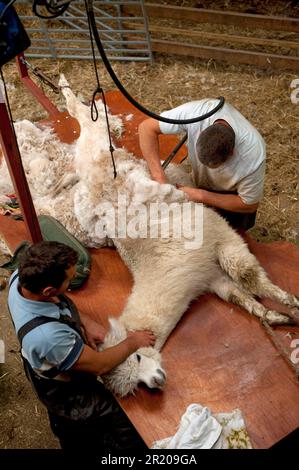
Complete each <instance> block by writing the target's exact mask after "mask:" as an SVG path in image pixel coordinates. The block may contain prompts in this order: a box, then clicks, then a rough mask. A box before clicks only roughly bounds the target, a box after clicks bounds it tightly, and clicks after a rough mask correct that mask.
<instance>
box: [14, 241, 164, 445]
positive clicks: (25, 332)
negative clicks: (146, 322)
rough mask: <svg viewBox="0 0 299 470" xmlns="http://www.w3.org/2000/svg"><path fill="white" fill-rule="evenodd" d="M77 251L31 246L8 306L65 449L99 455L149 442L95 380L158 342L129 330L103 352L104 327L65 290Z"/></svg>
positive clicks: (28, 365)
mask: <svg viewBox="0 0 299 470" xmlns="http://www.w3.org/2000/svg"><path fill="white" fill-rule="evenodd" d="M76 262H77V253H76V252H75V251H74V250H73V249H72V248H70V247H68V246H66V245H64V244H62V243H57V242H46V241H44V242H40V243H38V244H36V245H33V246H31V247H29V248H28V249H27V250H26V252H25V254H24V255H23V256H22V258H21V260H20V262H19V268H18V271H16V272H15V273H14V274H13V275H12V277H11V280H10V287H9V294H8V305H9V309H10V312H11V316H12V319H13V322H14V325H15V329H16V333H17V335H18V338H19V340H20V343H21V348H22V349H21V352H22V357H23V360H24V368H25V372H26V375H27V377H28V379H29V380H30V382H31V384H32V386H33V388H34V390H35V392H36V393H37V396H38V398H39V399H40V400H41V402H42V403H43V404H44V405H45V406H46V407H47V409H48V414H49V418H50V424H51V428H52V430H53V432H54V434H55V435H56V436H57V437H58V438H59V440H60V444H61V447H62V448H64V449H76V445H77V446H78V447H77V449H80V452H81V451H82V450H88V451H89V452H91V453H92V454H93V453H97V454H98V453H101V452H102V451H105V452H107V451H113V450H124V449H125V450H130V449H135V450H136V449H145V448H146V446H145V444H144V442H143V440H142V439H141V437H140V436H139V435H138V433H137V432H136V430H135V429H134V427H133V426H132V424H131V423H130V421H129V420H128V419H127V417H126V415H125V414H124V412H123V411H122V410H121V408H120V407H119V405H118V404H117V402H116V400H115V399H114V397H113V396H112V394H111V393H110V392H109V391H108V390H107V389H106V388H105V387H104V385H103V384H102V383H101V382H99V381H98V380H97V376H99V375H101V374H105V373H107V372H108V371H110V370H111V369H113V368H114V367H116V366H117V365H118V364H120V363H121V362H123V361H124V360H125V359H126V358H127V357H128V356H129V355H131V354H132V353H134V352H135V351H136V350H137V349H139V348H140V347H144V346H153V344H154V342H155V338H154V336H153V334H152V333H151V332H150V331H135V332H133V333H129V334H128V337H127V339H125V340H124V341H122V342H121V343H119V344H118V345H116V346H114V347H111V348H108V349H106V350H105V351H102V352H98V351H97V344H99V343H100V342H101V341H103V339H104V335H105V330H104V328H103V326H102V325H100V324H99V323H97V322H95V321H93V320H91V319H90V318H88V317H87V316H85V315H82V314H81V313H80V315H79V313H78V311H77V309H76V307H75V305H74V304H73V302H72V301H71V300H70V299H69V298H68V297H67V296H65V295H64V292H65V291H66V290H67V288H68V286H69V283H70V281H71V279H72V278H73V277H74V275H75V273H76Z"/></svg>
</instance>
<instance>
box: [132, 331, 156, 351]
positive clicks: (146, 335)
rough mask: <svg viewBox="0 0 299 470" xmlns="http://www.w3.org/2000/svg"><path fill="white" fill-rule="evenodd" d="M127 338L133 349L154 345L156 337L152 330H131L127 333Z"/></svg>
mask: <svg viewBox="0 0 299 470" xmlns="http://www.w3.org/2000/svg"><path fill="white" fill-rule="evenodd" d="M128 339H129V340H130V341H132V343H133V344H134V348H135V350H137V349H139V348H146V347H149V346H154V344H155V341H156V338H155V335H154V333H153V332H152V331H149V330H143V331H131V332H129V333H128Z"/></svg>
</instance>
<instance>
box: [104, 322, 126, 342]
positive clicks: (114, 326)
mask: <svg viewBox="0 0 299 470" xmlns="http://www.w3.org/2000/svg"><path fill="white" fill-rule="evenodd" d="M108 321H109V324H110V331H109V333H110V334H111V335H112V336H114V337H115V338H116V339H118V340H119V341H123V340H124V339H125V338H126V337H127V332H126V330H125V328H124V327H123V325H122V324H121V322H120V321H119V320H117V319H116V318H109V319H108Z"/></svg>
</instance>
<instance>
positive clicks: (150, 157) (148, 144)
mask: <svg viewBox="0 0 299 470" xmlns="http://www.w3.org/2000/svg"><path fill="white" fill-rule="evenodd" d="M138 134H139V145H140V148H141V151H142V154H143V157H144V159H145V160H146V162H147V164H148V167H149V170H150V173H151V175H152V178H153V179H154V180H156V181H157V182H158V183H161V184H163V183H167V178H166V176H165V173H164V170H163V168H162V166H161V162H160V150H159V134H161V130H160V126H159V122H158V121H156V120H155V119H152V118H150V119H146V120H145V121H143V122H142V123H141V124H140V125H139V127H138Z"/></svg>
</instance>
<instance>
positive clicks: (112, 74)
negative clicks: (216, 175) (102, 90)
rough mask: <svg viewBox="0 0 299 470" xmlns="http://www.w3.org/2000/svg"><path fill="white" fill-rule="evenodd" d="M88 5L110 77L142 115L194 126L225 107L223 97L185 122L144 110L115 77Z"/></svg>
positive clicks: (89, 1)
mask: <svg viewBox="0 0 299 470" xmlns="http://www.w3.org/2000/svg"><path fill="white" fill-rule="evenodd" d="M86 3H87V7H86V14H87V17H88V21H89V22H90V25H91V28H92V32H93V36H94V39H95V42H96V45H97V48H98V50H99V53H100V54H101V57H102V60H103V62H104V65H105V67H106V69H107V71H108V73H109V75H110V76H111V78H112V80H113V81H114V83H115V85H116V86H117V88H118V89H119V90H120V91H121V92H122V94H123V95H124V96H125V97H126V98H127V99H128V100H129V101H130V103H132V104H133V106H135V107H136V108H137V109H139V111H141V112H142V113H144V114H146V115H147V116H149V117H151V118H153V119H156V120H158V121H162V122H166V123H169V124H193V123H195V122H199V121H203V120H204V119H207V118H209V117H210V116H212V115H213V114H215V113H216V112H217V111H218V110H219V109H221V108H222V106H223V105H224V102H225V99H224V97H223V96H220V97H219V98H218V99H219V103H218V104H217V105H216V106H215V108H214V109H212V110H211V111H209V112H208V113H206V114H203V115H202V116H198V117H196V118H192V119H183V120H179V119H169V118H165V117H162V116H160V115H159V114H155V113H153V112H152V111H149V110H148V109H146V108H144V107H143V106H142V105H141V104H140V103H138V102H137V101H136V100H135V99H134V98H133V97H132V96H131V95H130V94H129V93H128V92H127V90H126V89H125V88H124V86H123V85H122V83H121V82H120V81H119V80H118V78H117V76H116V75H115V73H114V70H113V69H112V67H111V65H110V62H109V60H108V57H107V56H106V53H105V50H104V48H103V45H102V42H101V39H100V37H99V33H98V30H97V26H96V21H95V16H94V11H93V0H85V5H86Z"/></svg>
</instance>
